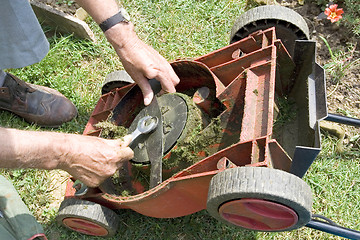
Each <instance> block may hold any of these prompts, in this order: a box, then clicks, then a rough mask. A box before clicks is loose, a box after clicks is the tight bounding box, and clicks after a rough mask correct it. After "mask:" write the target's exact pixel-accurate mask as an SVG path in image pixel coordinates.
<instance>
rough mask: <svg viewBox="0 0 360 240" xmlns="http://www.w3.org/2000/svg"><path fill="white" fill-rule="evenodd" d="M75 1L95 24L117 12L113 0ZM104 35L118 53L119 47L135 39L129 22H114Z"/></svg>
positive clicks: (116, 6) (117, 7)
mask: <svg viewBox="0 0 360 240" xmlns="http://www.w3.org/2000/svg"><path fill="white" fill-rule="evenodd" d="M76 2H77V3H78V4H79V5H80V6H81V7H82V8H84V9H85V11H87V12H88V13H89V14H90V16H91V17H92V18H93V19H94V21H95V22H96V23H97V24H100V23H102V22H103V21H105V20H106V19H108V18H110V17H112V16H113V15H115V14H116V13H118V12H119V6H118V4H117V3H116V1H114V0H77V1H76ZM105 36H106V38H107V39H108V41H109V42H110V43H111V44H112V45H113V47H114V49H115V50H116V51H117V53H118V54H119V52H118V51H119V49H121V48H123V47H124V45H126V44H127V43H129V42H133V41H134V39H137V35H136V33H135V31H134V25H133V24H132V23H131V22H128V23H125V22H122V23H118V24H116V25H115V26H113V27H112V28H110V29H109V30H107V31H106V32H105Z"/></svg>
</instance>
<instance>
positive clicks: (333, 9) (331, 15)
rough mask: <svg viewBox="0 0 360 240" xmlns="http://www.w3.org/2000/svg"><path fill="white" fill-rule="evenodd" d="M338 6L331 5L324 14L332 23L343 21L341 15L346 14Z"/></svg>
mask: <svg viewBox="0 0 360 240" xmlns="http://www.w3.org/2000/svg"><path fill="white" fill-rule="evenodd" d="M337 6H338V5H337V4H333V5H330V6H329V7H328V8H326V9H325V12H324V13H325V14H326V15H327V16H328V17H327V19H329V20H330V21H331V22H332V23H334V22H337V21H339V20H340V19H342V16H341V14H343V13H344V11H343V9H342V8H337Z"/></svg>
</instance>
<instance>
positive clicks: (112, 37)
mask: <svg viewBox="0 0 360 240" xmlns="http://www.w3.org/2000/svg"><path fill="white" fill-rule="evenodd" d="M76 2H77V3H78V4H79V5H80V6H82V7H83V8H84V9H85V10H86V11H87V12H88V13H89V14H90V16H91V17H92V18H93V19H94V20H95V21H96V23H97V24H100V23H102V22H103V21H105V20H106V19H108V18H110V17H112V16H114V15H115V14H116V13H118V12H119V7H118V5H117V2H116V1H114V0H101V1H99V0H76ZM105 36H106V38H107V39H108V41H109V42H110V43H111V45H112V46H113V47H114V49H115V51H116V53H117V54H118V55H119V57H120V60H121V62H122V64H123V65H124V68H125V70H126V72H127V73H129V74H130V76H131V77H132V79H133V80H134V81H135V82H136V83H137V84H138V85H139V87H140V89H141V91H142V93H143V96H144V104H145V105H149V104H150V102H151V100H152V98H153V96H154V93H153V91H152V89H151V87H150V84H149V83H148V80H149V79H153V78H155V79H156V80H158V81H159V82H160V83H161V86H162V92H163V93H164V92H170V93H172V92H175V86H176V85H177V84H178V83H179V81H180V80H179V78H178V77H177V76H176V74H175V72H174V70H173V69H172V67H171V66H170V64H169V63H168V62H167V61H166V60H165V59H164V58H163V57H162V56H161V55H160V54H159V53H158V52H157V51H155V50H154V49H153V48H152V47H150V46H148V45H146V44H145V43H144V42H143V41H141V40H140V39H139V38H138V37H137V35H136V33H135V32H134V25H133V24H132V23H131V22H120V23H118V24H116V25H114V26H113V27H111V28H110V29H108V30H107V31H106V32H105Z"/></svg>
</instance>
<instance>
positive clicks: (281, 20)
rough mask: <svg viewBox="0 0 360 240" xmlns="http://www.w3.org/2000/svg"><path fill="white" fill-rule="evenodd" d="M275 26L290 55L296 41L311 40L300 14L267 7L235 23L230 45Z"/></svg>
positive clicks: (248, 12)
mask: <svg viewBox="0 0 360 240" xmlns="http://www.w3.org/2000/svg"><path fill="white" fill-rule="evenodd" d="M273 26H275V31H276V36H277V38H279V39H281V40H282V42H283V44H284V45H285V47H286V48H287V49H288V51H289V52H290V54H292V52H293V49H294V45H295V40H298V39H301V40H308V39H309V27H308V25H307V24H306V21H305V20H304V18H303V17H302V16H301V15H300V14H298V13H297V12H295V11H293V10H291V9H290V8H287V7H283V6H278V5H266V6H260V7H256V8H253V9H251V10H249V11H246V12H245V13H244V14H242V15H241V16H240V17H239V18H238V19H237V20H236V21H235V23H234V25H233V27H232V29H231V34H230V43H234V42H237V41H239V40H241V39H243V38H245V37H247V36H248V35H249V34H251V33H253V32H256V31H258V30H265V29H268V28H270V27H273Z"/></svg>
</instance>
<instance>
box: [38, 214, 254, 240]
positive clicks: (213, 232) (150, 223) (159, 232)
mask: <svg viewBox="0 0 360 240" xmlns="http://www.w3.org/2000/svg"><path fill="white" fill-rule="evenodd" d="M116 212H117V213H118V215H119V217H120V219H121V220H120V225H119V229H118V232H117V234H116V235H115V236H113V237H111V238H100V237H92V236H86V235H82V234H79V233H75V232H72V231H70V230H67V229H66V228H64V227H62V226H59V225H58V224H57V223H55V220H54V221H52V222H51V223H50V224H49V225H48V226H46V227H45V229H46V233H47V236H48V238H49V240H58V239H69V240H72V239H74V240H75V239H107V240H115V239H169V240H170V239H177V240H192V239H193V240H195V239H196V240H197V239H204V240H206V239H245V240H255V239H257V237H256V236H257V233H256V232H253V231H247V230H243V229H239V228H235V227H231V226H228V225H226V224H223V223H221V222H219V221H218V220H216V219H214V218H212V217H211V216H210V215H209V214H208V213H207V212H206V211H205V210H203V211H200V212H198V213H194V214H191V215H187V216H184V217H179V218H171V219H158V218H151V217H146V216H143V215H141V214H139V213H136V212H134V211H132V210H116Z"/></svg>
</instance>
